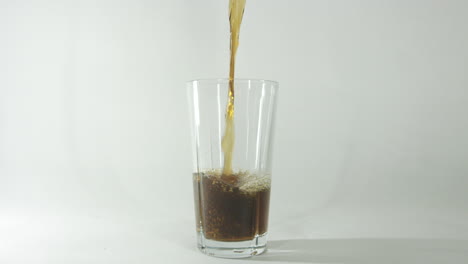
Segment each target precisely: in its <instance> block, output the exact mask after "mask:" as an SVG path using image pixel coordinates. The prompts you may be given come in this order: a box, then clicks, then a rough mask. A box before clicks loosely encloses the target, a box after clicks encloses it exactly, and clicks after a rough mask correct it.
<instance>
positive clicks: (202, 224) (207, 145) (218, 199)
mask: <svg viewBox="0 0 468 264" xmlns="http://www.w3.org/2000/svg"><path fill="white" fill-rule="evenodd" d="M187 90H188V99H189V106H190V119H191V124H192V138H193V140H192V142H193V187H194V198H195V214H196V228H197V235H198V248H199V249H200V250H201V251H202V252H203V253H205V254H207V255H211V256H216V257H225V258H242V257H249V256H253V255H257V254H261V253H263V252H264V251H265V249H266V244H267V230H268V211H269V203H270V186H271V165H272V162H271V160H272V149H273V130H274V119H275V108H276V97H277V93H278V83H277V82H274V81H266V80H250V79H235V81H234V95H235V99H234V136H235V140H234V150H233V155H232V173H230V174H229V175H226V173H224V174H223V165H224V155H223V150H222V146H221V142H222V139H223V136H224V130H225V127H226V119H225V113H226V104H227V102H228V91H229V80H228V79H207V80H194V81H190V82H188V83H187Z"/></svg>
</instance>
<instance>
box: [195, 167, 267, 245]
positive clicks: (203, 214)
mask: <svg viewBox="0 0 468 264" xmlns="http://www.w3.org/2000/svg"><path fill="white" fill-rule="evenodd" d="M193 183H194V191H195V211H196V212H195V214H196V221H197V231H198V232H200V231H203V233H204V234H205V237H206V238H207V239H214V240H218V241H244V240H251V239H253V238H254V237H255V236H256V235H262V234H265V233H266V232H267V228H268V210H269V201H270V183H269V180H268V178H260V177H256V176H249V175H240V174H239V175H229V176H225V175H220V174H216V173H200V174H196V173H195V174H194V182H193Z"/></svg>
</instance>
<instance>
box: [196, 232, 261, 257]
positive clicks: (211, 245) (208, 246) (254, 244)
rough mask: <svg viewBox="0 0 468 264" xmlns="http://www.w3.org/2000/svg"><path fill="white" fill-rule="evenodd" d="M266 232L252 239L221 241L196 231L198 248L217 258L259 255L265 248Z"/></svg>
mask: <svg viewBox="0 0 468 264" xmlns="http://www.w3.org/2000/svg"><path fill="white" fill-rule="evenodd" d="M266 244H267V233H265V234H262V235H259V236H256V237H255V238H254V239H252V240H245V241H236V242H222V241H216V240H211V239H207V238H205V236H204V235H203V233H198V249H200V251H201V252H203V253H204V254H206V255H208V256H213V257H218V258H248V257H251V256H255V255H260V254H262V253H263V252H265V250H266Z"/></svg>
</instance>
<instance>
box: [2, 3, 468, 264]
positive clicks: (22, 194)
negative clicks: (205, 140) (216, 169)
mask: <svg viewBox="0 0 468 264" xmlns="http://www.w3.org/2000/svg"><path fill="white" fill-rule="evenodd" d="M227 5H228V1H227V0H226V1H219V0H211V1H205V0H197V1H192V0H185V1H182V0H172V1H169V0H167V1H157V0H151V1H150V0H131V1H130V0H119V1H116V0H112V1H110V0H98V1H96V0H83V1H63V0H57V1H54V0H38V1H32V0H31V1H11V0H0V263H2V264H3V263H225V262H228V261H225V260H220V259H215V258H210V257H207V256H204V255H202V254H200V253H199V252H197V250H196V249H195V244H196V241H195V230H194V227H195V224H194V212H193V211H194V210H193V200H192V189H191V172H192V171H191V168H192V157H191V153H192V152H191V149H190V147H191V144H190V132H189V122H188V109H187V104H186V97H185V96H186V94H185V81H187V80H190V79H195V78H207V77H208V78H211V77H226V76H227V73H228V50H229V32H228V30H229V26H228V17H227V13H228V7H227ZM467 25H468V2H466V1H462V0H460V1H442V0H439V1H422V0H421V1H416V0H411V1H403V0H402V1H373V0H372V1H371V0H368V1H344V0H343V1H299V0H294V1H276V0H275V1H273V0H250V1H247V7H246V11H245V15H244V23H243V26H242V30H241V39H240V41H241V43H240V48H239V51H238V60H237V61H238V66H237V76H238V77H243V78H264V79H273V80H277V81H279V83H280V90H281V91H280V97H279V104H278V111H277V133H276V140H275V151H274V166H273V187H272V188H273V191H272V201H271V203H272V204H271V215H270V230H269V231H270V241H271V242H270V252H269V253H267V254H265V255H263V256H260V257H257V258H255V259H249V260H246V261H247V262H249V261H255V260H256V261H257V263H258V261H265V263H266V262H280V263H281V262H291V263H297V262H305V263H466V262H468V253H467V252H468V192H467V188H468V154H467V151H468V74H467V69H468V28H467Z"/></svg>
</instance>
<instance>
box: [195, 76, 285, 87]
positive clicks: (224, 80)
mask: <svg viewBox="0 0 468 264" xmlns="http://www.w3.org/2000/svg"><path fill="white" fill-rule="evenodd" d="M196 82H204V83H228V82H229V78H202V79H193V80H189V81H187V82H186V83H187V84H193V83H196ZM234 82H255V83H268V84H272V85H274V86H276V87H278V86H279V83H278V82H277V81H273V80H266V79H250V78H234Z"/></svg>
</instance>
